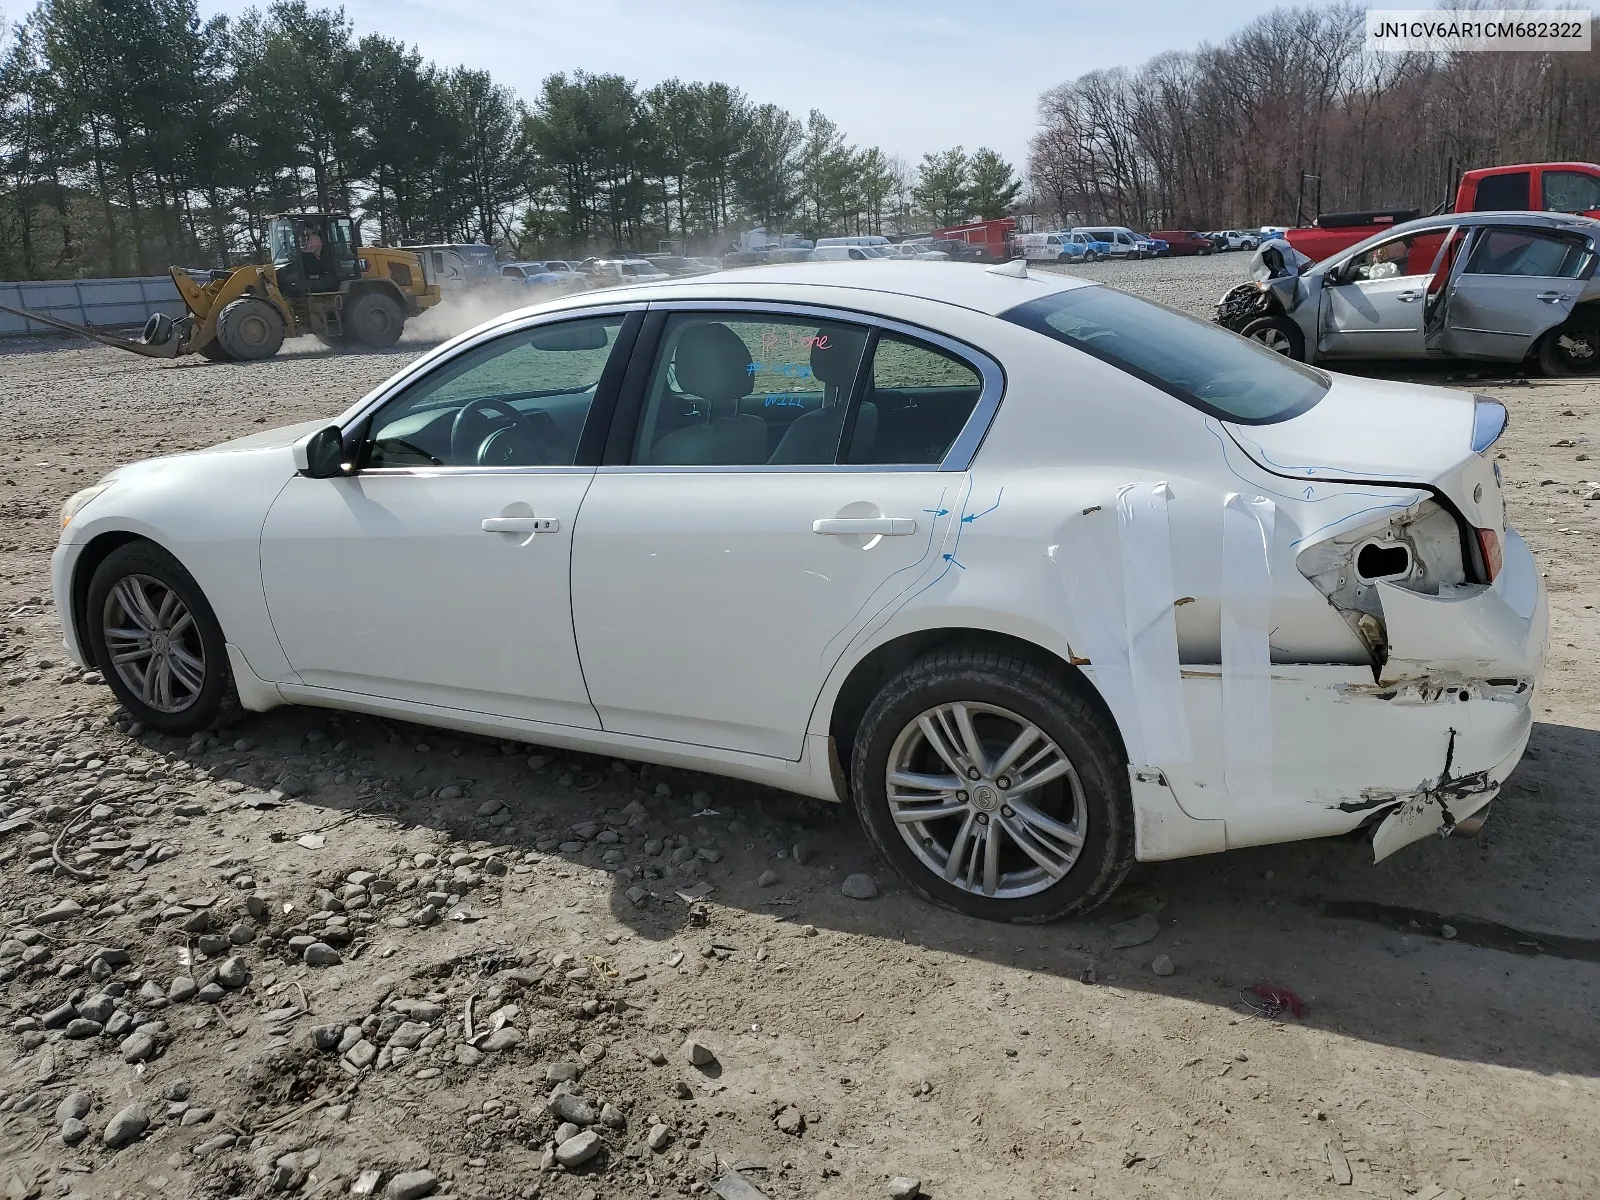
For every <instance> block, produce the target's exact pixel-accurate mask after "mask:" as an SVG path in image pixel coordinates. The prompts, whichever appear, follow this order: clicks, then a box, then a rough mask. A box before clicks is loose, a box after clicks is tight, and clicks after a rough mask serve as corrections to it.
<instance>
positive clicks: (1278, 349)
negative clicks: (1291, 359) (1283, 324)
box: [1252, 329, 1292, 355]
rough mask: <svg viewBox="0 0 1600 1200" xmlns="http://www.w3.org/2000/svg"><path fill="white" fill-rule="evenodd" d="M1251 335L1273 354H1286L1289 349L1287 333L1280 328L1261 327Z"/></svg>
mask: <svg viewBox="0 0 1600 1200" xmlns="http://www.w3.org/2000/svg"><path fill="white" fill-rule="evenodd" d="M1252 336H1253V337H1254V338H1255V340H1256V341H1258V342H1260V343H1261V344H1262V345H1263V346H1265V347H1266V348H1267V349H1268V350H1271V351H1272V352H1273V353H1275V354H1282V355H1288V354H1289V353H1290V351H1291V348H1292V347H1291V345H1290V342H1289V335H1288V334H1287V333H1285V332H1284V331H1283V330H1281V329H1263V330H1261V331H1260V332H1258V333H1256V334H1253V335H1252Z"/></svg>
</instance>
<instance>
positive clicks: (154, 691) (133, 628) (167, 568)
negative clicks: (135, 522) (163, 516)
mask: <svg viewBox="0 0 1600 1200" xmlns="http://www.w3.org/2000/svg"><path fill="white" fill-rule="evenodd" d="M84 624H85V625H86V626H87V628H86V630H85V631H84V632H86V633H87V635H88V641H89V645H90V647H91V648H92V649H93V651H94V660H95V663H96V664H97V665H98V666H99V667H100V671H101V674H102V675H103V676H104V677H105V681H106V683H108V684H109V685H110V686H111V690H112V692H113V693H114V694H115V695H116V697H117V699H118V700H119V701H121V702H122V706H123V707H124V708H126V709H127V710H128V712H129V713H131V714H132V715H133V718H134V720H136V721H139V722H141V723H142V724H143V725H144V726H145V728H147V729H156V730H159V731H161V732H162V733H172V734H190V733H195V732H197V731H199V730H201V729H209V728H210V727H211V726H213V725H215V724H216V723H217V721H218V719H219V718H222V717H224V716H226V717H229V718H231V716H232V714H233V713H234V711H235V710H236V709H237V707H238V700H237V697H236V696H235V694H234V690H233V673H232V671H231V669H230V668H229V665H228V649H227V644H226V642H225V641H224V639H223V636H222V627H221V626H220V625H219V624H218V623H217V618H216V615H215V614H214V613H213V612H212V611H211V605H210V604H209V603H207V602H206V598H205V593H204V592H202V591H201V590H200V585H199V584H197V583H196V582H195V581H194V577H193V576H192V575H190V574H189V572H188V571H186V570H184V568H183V565H182V564H181V563H179V562H178V560H177V559H175V558H173V557H172V555H170V554H168V553H167V552H166V551H165V550H163V549H161V547H159V546H157V545H155V544H154V543H152V542H146V541H137V542H128V543H127V544H125V545H122V546H118V547H117V548H116V549H115V550H113V551H112V552H111V553H110V554H108V555H106V557H105V560H104V561H103V562H101V564H100V565H99V567H97V568H96V569H95V573H94V576H93V578H92V579H90V581H89V594H88V601H87V603H86V605H85V607H84ZM118 658H120V659H122V660H123V661H121V662H117V661H115V660H116V659H118Z"/></svg>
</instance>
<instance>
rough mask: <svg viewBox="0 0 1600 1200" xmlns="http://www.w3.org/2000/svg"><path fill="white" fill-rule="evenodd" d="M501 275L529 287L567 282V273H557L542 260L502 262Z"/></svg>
mask: <svg viewBox="0 0 1600 1200" xmlns="http://www.w3.org/2000/svg"><path fill="white" fill-rule="evenodd" d="M500 276H501V278H503V279H510V280H512V281H514V282H516V283H520V284H522V286H523V287H527V288H547V287H556V286H559V285H560V284H563V283H565V282H567V279H568V278H569V277H568V276H566V275H560V274H557V273H556V272H554V271H551V270H549V269H547V268H546V267H545V265H544V264H543V263H540V262H513V263H501V264H500Z"/></svg>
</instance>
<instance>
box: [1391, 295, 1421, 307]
mask: <svg viewBox="0 0 1600 1200" xmlns="http://www.w3.org/2000/svg"><path fill="white" fill-rule="evenodd" d="M1395 299H1397V300H1399V301H1400V303H1402V304H1415V303H1416V302H1417V301H1418V300H1421V299H1422V293H1421V292H1401V293H1400V294H1399V295H1398V296H1396V297H1395Z"/></svg>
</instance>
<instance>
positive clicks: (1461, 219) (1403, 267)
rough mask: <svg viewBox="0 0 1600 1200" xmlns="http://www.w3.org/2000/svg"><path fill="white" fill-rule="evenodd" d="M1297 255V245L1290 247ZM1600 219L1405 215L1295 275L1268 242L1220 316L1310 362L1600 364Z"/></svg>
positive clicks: (1551, 370) (1592, 367) (1553, 369)
mask: <svg viewBox="0 0 1600 1200" xmlns="http://www.w3.org/2000/svg"><path fill="white" fill-rule="evenodd" d="M1289 253H1291V254H1293V253H1294V251H1293V250H1292V249H1291V250H1290V251H1289ZM1597 260H1600V221H1597V220H1594V219H1593V218H1590V217H1578V216H1566V215H1564V214H1559V213H1548V212H1543V213H1534V212H1522V213H1455V214H1450V213H1446V214H1443V215H1441V216H1437V217H1425V218H1423V219H1422V220H1418V221H1407V222H1405V223H1403V224H1400V225H1396V226H1395V227H1394V228H1392V229H1389V230H1386V231H1384V232H1383V233H1378V234H1374V235H1373V236H1372V237H1369V238H1367V239H1366V240H1365V241H1362V242H1358V243H1357V244H1356V245H1355V246H1352V247H1350V248H1349V249H1348V250H1344V251H1341V252H1340V253H1338V254H1336V255H1334V256H1332V257H1331V258H1326V259H1324V260H1323V261H1322V262H1319V263H1314V264H1310V265H1308V266H1306V267H1305V268H1304V269H1303V270H1301V271H1300V272H1298V273H1296V272H1295V271H1293V270H1290V269H1288V268H1287V267H1286V266H1285V264H1284V255H1283V252H1282V250H1280V248H1279V247H1277V246H1273V245H1267V246H1264V247H1263V248H1262V249H1261V250H1260V251H1258V252H1257V256H1256V263H1254V264H1253V269H1254V273H1255V274H1256V276H1257V278H1256V281H1255V282H1252V283H1246V284H1241V285H1239V286H1238V287H1236V288H1234V289H1232V290H1231V291H1230V292H1229V293H1228V294H1227V295H1226V296H1224V297H1223V298H1222V300H1221V301H1220V302H1219V303H1218V306H1217V320H1218V322H1219V323H1221V324H1222V325H1224V326H1226V327H1227V328H1229V329H1232V330H1234V331H1235V332H1237V333H1242V334H1243V335H1244V336H1245V337H1248V338H1253V339H1254V340H1256V341H1258V342H1260V343H1262V345H1264V346H1266V347H1267V348H1268V349H1270V350H1276V351H1277V352H1278V353H1280V354H1284V355H1287V356H1288V357H1290V358H1294V359H1299V360H1301V361H1304V362H1312V363H1319V362H1329V361H1335V360H1338V359H1347V358H1413V359H1414V358H1468V359H1486V360H1494V361H1500V362H1522V361H1524V360H1526V359H1531V360H1533V361H1534V362H1535V363H1537V365H1538V366H1539V367H1540V368H1541V369H1542V370H1543V371H1544V372H1545V373H1546V374H1548V375H1592V374H1595V373H1597V372H1600V280H1597V279H1596V278H1595V266H1596V262H1597Z"/></svg>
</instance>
